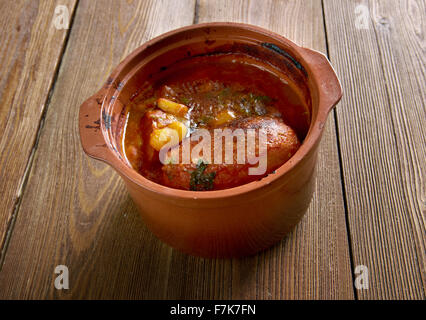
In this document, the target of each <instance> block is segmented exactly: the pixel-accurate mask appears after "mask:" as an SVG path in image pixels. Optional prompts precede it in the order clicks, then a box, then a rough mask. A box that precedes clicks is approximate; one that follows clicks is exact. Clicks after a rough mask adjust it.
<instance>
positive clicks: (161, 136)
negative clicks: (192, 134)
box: [149, 121, 188, 151]
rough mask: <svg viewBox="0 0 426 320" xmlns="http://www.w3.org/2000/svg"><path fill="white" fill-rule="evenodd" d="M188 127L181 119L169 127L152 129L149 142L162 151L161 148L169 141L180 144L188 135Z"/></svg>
mask: <svg viewBox="0 0 426 320" xmlns="http://www.w3.org/2000/svg"><path fill="white" fill-rule="evenodd" d="M187 132H188V129H187V127H186V126H185V125H184V124H183V123H182V122H180V121H175V122H172V123H171V124H169V125H168V126H167V127H164V128H161V129H155V130H153V131H152V133H151V135H150V139H149V144H150V145H151V147H153V148H154V149H155V150H157V151H160V150H161V148H162V147H163V146H164V145H165V144H166V143H169V142H172V144H178V143H179V142H181V141H182V139H183V138H184V137H185V136H186V133H187Z"/></svg>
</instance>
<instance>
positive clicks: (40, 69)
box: [0, 0, 75, 268]
mask: <svg viewBox="0 0 426 320" xmlns="http://www.w3.org/2000/svg"><path fill="white" fill-rule="evenodd" d="M59 4H61V5H65V6H67V8H68V10H69V14H70V17H71V16H72V14H73V11H74V6H75V0H66V1H59V0H58V1H24V0H22V1H21V0H19V1H18V0H17V1H1V2H0V74H1V77H0V132H1V133H2V134H1V136H0V179H1V180H0V194H1V200H0V201H1V202H0V268H1V264H2V260H3V258H4V252H5V250H6V247H7V235H8V232H9V231H10V230H11V229H12V227H13V223H14V220H15V214H16V212H15V207H16V206H17V204H18V203H19V201H20V199H21V195H22V189H23V188H22V186H23V185H24V184H25V179H26V170H27V168H28V167H29V166H30V163H31V159H32V153H33V151H34V144H35V142H36V137H37V131H38V128H39V124H40V119H41V118H42V115H43V111H44V109H45V107H46V100H47V99H48V94H49V90H50V89H51V87H52V84H53V82H54V78H55V72H56V68H57V67H58V63H59V61H60V58H61V56H62V50H63V46H64V43H65V39H66V36H67V33H68V30H57V29H56V28H55V27H54V26H53V23H52V21H53V19H54V11H55V8H56V6H57V5H59Z"/></svg>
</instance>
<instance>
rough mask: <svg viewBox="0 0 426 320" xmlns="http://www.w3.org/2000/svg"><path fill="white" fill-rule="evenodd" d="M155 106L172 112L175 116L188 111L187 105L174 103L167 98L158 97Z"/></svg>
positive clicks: (183, 114) (181, 115) (182, 114)
mask: <svg viewBox="0 0 426 320" xmlns="http://www.w3.org/2000/svg"><path fill="white" fill-rule="evenodd" d="M157 106H158V107H159V108H160V109H161V110H163V111H165V112H168V113H171V114H174V115H175V116H180V117H183V116H185V115H186V113H187V112H188V107H187V106H185V105H184V104H180V103H176V102H173V101H171V100H168V99H164V98H159V99H158V100H157Z"/></svg>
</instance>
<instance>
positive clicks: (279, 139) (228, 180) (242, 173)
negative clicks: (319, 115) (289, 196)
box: [162, 116, 300, 191]
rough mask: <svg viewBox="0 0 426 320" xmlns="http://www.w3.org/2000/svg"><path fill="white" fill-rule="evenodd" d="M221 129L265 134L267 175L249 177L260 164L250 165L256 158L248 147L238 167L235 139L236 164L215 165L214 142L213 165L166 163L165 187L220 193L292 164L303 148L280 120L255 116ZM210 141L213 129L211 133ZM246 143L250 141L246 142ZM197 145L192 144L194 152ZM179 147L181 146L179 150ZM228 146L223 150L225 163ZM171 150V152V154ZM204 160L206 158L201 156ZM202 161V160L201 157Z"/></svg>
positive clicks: (291, 131) (163, 182)
mask: <svg viewBox="0 0 426 320" xmlns="http://www.w3.org/2000/svg"><path fill="white" fill-rule="evenodd" d="M220 129H222V130H223V129H230V130H232V131H233V130H235V129H243V131H244V133H245V137H246V138H247V130H248V129H263V130H264V132H265V133H266V150H267V154H266V159H267V165H266V171H264V172H262V173H260V174H249V168H253V167H256V166H257V164H253V163H252V164H250V163H248V160H249V159H251V160H253V159H254V158H253V157H252V156H250V155H248V152H247V145H246V150H245V151H246V152H245V159H244V161H243V163H237V160H238V155H237V143H238V142H237V139H233V163H232V164H226V163H221V164H217V163H214V161H212V159H214V158H213V155H214V149H215V145H214V139H212V142H211V158H210V161H205V159H201V160H200V159H196V158H191V159H190V160H191V161H190V163H186V164H185V163H182V161H180V162H179V163H166V164H164V165H163V166H162V172H163V175H162V184H164V185H165V186H168V187H171V188H177V189H183V190H195V191H202V190H221V189H227V188H232V187H236V186H239V185H242V184H245V183H248V182H251V181H255V180H258V179H260V178H262V177H264V176H266V175H268V174H269V173H271V172H273V171H274V170H276V169H277V168H278V167H280V166H281V165H283V164H284V163H285V162H286V161H287V160H289V159H290V158H291V157H292V156H293V155H294V153H296V151H297V149H298V148H299V147H300V141H299V139H298V137H297V135H296V132H295V131H294V130H293V129H292V128H290V127H289V126H287V125H286V124H285V123H284V121H283V120H282V119H281V118H278V117H269V116H255V117H249V118H245V119H242V120H235V121H233V122H231V123H228V124H226V125H225V126H223V127H220ZM209 132H210V135H211V137H213V136H214V132H213V129H209ZM187 139H188V138H187ZM246 141H247V140H246ZM255 141H256V144H255V150H256V152H255V155H257V156H260V154H259V151H261V148H259V135H258V134H257V135H256V140H255ZM197 144H198V141H190V145H191V149H192V148H193V147H194V146H195V145H197ZM177 147H179V146H177ZM181 150H182V148H180V160H182V152H181ZM225 150H226V149H225V146H224V145H223V146H222V152H223V155H222V160H223V159H225V156H224V154H225ZM171 152H172V150H170V151H169V154H171ZM202 156H204V154H203V155H202ZM202 158H203V157H202Z"/></svg>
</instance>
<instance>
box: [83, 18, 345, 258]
mask: <svg viewBox="0 0 426 320" xmlns="http://www.w3.org/2000/svg"><path fill="white" fill-rule="evenodd" d="M234 51H238V52H245V53H247V54H249V55H252V56H255V57H256V58H258V59H262V60H264V61H267V62H268V63H270V64H271V65H273V66H274V67H276V68H279V69H280V70H281V71H282V72H283V73H285V74H287V75H288V77H289V78H290V79H291V80H292V81H293V82H294V84H295V85H296V86H297V88H298V90H299V91H300V92H301V93H302V94H303V96H304V98H305V99H306V101H307V102H308V103H309V105H310V108H311V125H310V129H309V132H308V133H307V135H306V137H305V140H304V142H303V144H302V146H301V147H300V149H299V150H298V151H297V153H296V154H295V155H294V156H293V157H292V158H291V159H290V160H289V161H288V162H286V163H285V164H284V165H282V166H281V167H280V168H279V169H278V170H276V172H275V173H274V174H270V175H268V176H267V177H265V178H263V179H261V180H259V181H255V182H251V183H248V184H245V185H242V186H239V187H235V188H231V189H227V190H220V191H184V190H177V189H172V188H168V187H165V186H162V185H159V184H157V183H154V182H152V181H150V180H148V179H146V178H144V177H143V176H141V175H140V174H138V173H137V172H136V171H135V170H133V169H132V168H131V166H130V165H129V164H128V163H127V161H126V160H125V158H124V156H123V151H122V147H121V133H122V131H123V130H122V129H123V123H124V119H125V115H126V106H128V105H130V104H131V103H132V102H133V101H134V99H135V97H137V96H138V92H139V90H140V86H141V83H143V82H144V81H145V80H147V79H149V78H150V76H151V75H152V74H154V73H157V72H161V70H164V69H165V68H167V67H168V66H169V65H171V64H173V63H174V62H176V61H179V60H181V59H190V58H191V57H193V56H197V55H202V54H207V53H212V52H234ZM341 96H342V89H341V86H340V84H339V80H338V79H337V77H336V74H335V72H334V71H333V68H332V67H331V65H330V63H329V61H328V60H327V58H326V57H325V56H324V55H323V54H321V53H319V52H316V51H313V50H310V49H306V48H302V47H299V46H298V45H296V44H294V43H293V42H291V41H289V40H287V39H286V38H284V37H282V36H280V35H277V34H275V33H272V32H270V31H267V30H264V29H261V28H259V27H255V26H251V25H246V24H236V23H208V24H198V25H192V26H189V27H185V28H181V29H178V30H174V31H171V32H168V33H166V34H163V35H161V36H159V37H157V38H155V39H153V40H151V41H149V42H147V43H145V44H144V45H143V46H141V47H139V48H138V49H136V50H135V51H134V52H133V53H132V54H130V55H129V56H128V57H127V58H126V59H125V60H124V61H123V62H121V63H120V65H119V66H118V67H117V68H116V69H115V70H114V72H113V73H112V75H111V76H110V77H109V78H108V80H107V82H106V84H105V85H104V86H103V87H102V88H101V89H100V91H99V92H97V93H96V94H95V95H93V96H92V97H91V98H89V99H88V100H87V101H85V102H84V103H83V104H82V105H81V108H80V115H79V121H80V123H79V127H80V137H81V142H82V145H83V149H84V151H85V152H86V153H87V154H88V155H89V156H91V157H93V158H96V159H99V160H102V161H104V162H106V163H108V164H109V165H111V166H112V167H113V168H114V169H115V170H116V171H117V172H118V173H119V174H120V175H121V177H122V178H123V180H124V182H125V184H126V186H127V188H128V191H129V193H130V195H131V197H132V198H133V200H134V201H135V203H136V204H137V206H138V207H139V209H140V213H141V215H142V218H143V220H144V221H145V223H146V225H147V226H148V227H149V229H150V230H151V231H152V232H153V233H154V234H155V235H156V236H157V237H158V238H160V239H161V240H163V241H164V242H166V243H168V244H169V245H171V246H173V247H174V248H176V249H179V250H181V251H184V252H186V253H190V254H194V255H199V256H204V257H235V256H244V255H249V254H253V253H255V252H258V251H260V250H263V249H265V248H268V247H269V246H271V245H273V244H274V243H276V242H277V241H279V240H280V239H282V238H283V236H284V235H285V234H287V233H288V232H289V231H290V230H291V229H292V228H293V227H294V226H295V225H296V224H297V223H298V222H299V221H300V219H301V218H302V216H303V214H304V213H305V211H306V209H307V208H308V206H309V203H310V200H311V198H312V192H313V185H314V180H315V164H316V159H317V151H318V145H319V142H320V139H321V135H322V132H323V130H324V124H325V122H326V119H327V116H328V113H329V111H330V110H331V109H332V108H333V106H335V105H336V103H337V102H338V101H339V100H340V98H341Z"/></svg>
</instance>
